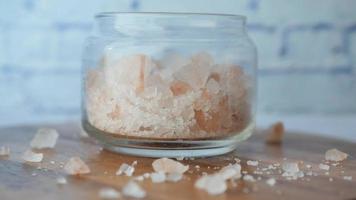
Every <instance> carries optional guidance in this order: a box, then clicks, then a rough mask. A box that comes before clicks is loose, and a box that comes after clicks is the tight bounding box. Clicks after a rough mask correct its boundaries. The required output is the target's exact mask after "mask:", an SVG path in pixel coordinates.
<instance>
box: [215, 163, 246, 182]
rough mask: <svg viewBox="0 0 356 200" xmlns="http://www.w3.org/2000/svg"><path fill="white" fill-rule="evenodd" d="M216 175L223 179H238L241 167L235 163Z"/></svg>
mask: <svg viewBox="0 0 356 200" xmlns="http://www.w3.org/2000/svg"><path fill="white" fill-rule="evenodd" d="M218 174H219V175H220V176H221V177H222V178H223V179H224V180H227V179H231V178H234V179H238V178H241V165H239V164H237V163H235V164H233V165H231V164H230V165H228V166H225V167H223V168H222V169H221V170H220V171H219V172H218Z"/></svg>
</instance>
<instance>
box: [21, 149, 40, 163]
mask: <svg viewBox="0 0 356 200" xmlns="http://www.w3.org/2000/svg"><path fill="white" fill-rule="evenodd" d="M22 159H23V160H24V161H26V162H41V161H42V159H43V153H35V152H33V151H31V150H27V151H25V153H24V154H23V155H22Z"/></svg>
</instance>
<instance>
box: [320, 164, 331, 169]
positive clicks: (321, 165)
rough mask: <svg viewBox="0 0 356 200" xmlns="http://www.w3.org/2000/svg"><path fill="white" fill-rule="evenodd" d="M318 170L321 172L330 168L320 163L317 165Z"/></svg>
mask: <svg viewBox="0 0 356 200" xmlns="http://www.w3.org/2000/svg"><path fill="white" fill-rule="evenodd" d="M319 168H320V169H322V170H326V171H328V170H329V169H330V166H329V165H325V164H322V163H320V164H319Z"/></svg>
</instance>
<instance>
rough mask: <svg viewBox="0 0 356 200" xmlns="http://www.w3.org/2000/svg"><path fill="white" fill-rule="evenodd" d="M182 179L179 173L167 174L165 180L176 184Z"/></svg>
mask: <svg viewBox="0 0 356 200" xmlns="http://www.w3.org/2000/svg"><path fill="white" fill-rule="evenodd" d="M182 178H183V175H182V174H180V173H169V174H167V177H166V180H167V181H170V182H178V181H180V180H181V179H182Z"/></svg>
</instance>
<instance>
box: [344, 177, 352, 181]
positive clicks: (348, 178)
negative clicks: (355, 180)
mask: <svg viewBox="0 0 356 200" xmlns="http://www.w3.org/2000/svg"><path fill="white" fill-rule="evenodd" d="M343 179H344V180H347V181H352V176H344V177H343Z"/></svg>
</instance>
